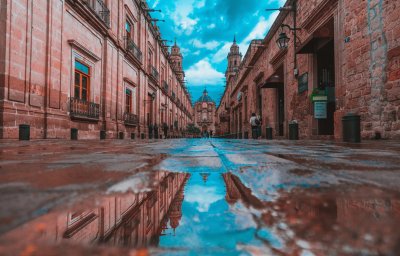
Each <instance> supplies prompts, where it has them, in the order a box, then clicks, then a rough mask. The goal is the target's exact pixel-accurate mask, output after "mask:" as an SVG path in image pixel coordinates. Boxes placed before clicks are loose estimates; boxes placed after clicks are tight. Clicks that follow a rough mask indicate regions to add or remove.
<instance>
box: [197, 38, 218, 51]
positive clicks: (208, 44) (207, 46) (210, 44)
mask: <svg viewBox="0 0 400 256" xmlns="http://www.w3.org/2000/svg"><path fill="white" fill-rule="evenodd" d="M190 43H191V44H192V45H193V46H194V47H196V48H205V49H207V50H213V49H215V48H216V47H218V46H219V45H220V43H219V42H217V41H210V42H206V43H203V42H201V41H200V40H198V39H192V40H190Z"/></svg>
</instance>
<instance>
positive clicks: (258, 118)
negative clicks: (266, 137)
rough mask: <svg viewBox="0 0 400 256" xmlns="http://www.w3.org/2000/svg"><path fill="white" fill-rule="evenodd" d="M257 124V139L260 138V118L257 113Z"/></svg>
mask: <svg viewBox="0 0 400 256" xmlns="http://www.w3.org/2000/svg"><path fill="white" fill-rule="evenodd" d="M257 120H258V125H257V139H261V126H262V119H261V116H260V115H257Z"/></svg>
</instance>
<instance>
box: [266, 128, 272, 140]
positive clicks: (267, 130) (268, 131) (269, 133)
mask: <svg viewBox="0 0 400 256" xmlns="http://www.w3.org/2000/svg"><path fill="white" fill-rule="evenodd" d="M266 135H267V136H266V137H267V140H272V139H273V138H272V127H267V128H266Z"/></svg>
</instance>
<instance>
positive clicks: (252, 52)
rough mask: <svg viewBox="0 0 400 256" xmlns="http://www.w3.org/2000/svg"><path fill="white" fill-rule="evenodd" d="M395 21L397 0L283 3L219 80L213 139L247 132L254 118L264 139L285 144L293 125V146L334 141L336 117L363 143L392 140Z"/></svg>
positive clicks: (398, 73) (399, 93)
mask: <svg viewBox="0 0 400 256" xmlns="http://www.w3.org/2000/svg"><path fill="white" fill-rule="evenodd" d="M293 7H296V8H293ZM294 10H295V11H294ZM399 13H400V0H393V1H384V0H376V1H375V0H374V1H372V0H367V1H361V2H360V1H346V0H288V1H287V2H286V4H285V7H284V8H283V9H282V10H281V11H280V14H279V16H278V18H277V19H276V21H275V22H274V24H273V25H272V27H271V29H270V31H269V32H268V34H267V35H266V37H265V38H264V39H262V40H254V41H253V42H252V43H251V45H250V47H249V49H248V50H247V53H246V55H245V57H244V59H243V60H242V61H241V63H240V65H239V68H238V69H237V70H235V72H234V73H232V74H229V76H227V87H226V88H227V89H226V91H225V94H224V96H223V99H222V101H221V104H220V106H219V107H218V109H217V115H216V116H217V124H218V130H219V133H220V134H225V133H229V134H235V135H236V136H237V134H242V136H243V135H244V134H245V133H246V132H250V127H249V126H248V119H249V115H250V114H251V113H253V112H255V113H257V114H259V115H260V116H261V117H262V120H263V128H262V133H263V136H264V137H265V133H266V129H265V128H266V127H272V128H273V134H274V137H277V138H279V137H280V138H287V137H288V126H289V122H290V121H293V120H296V121H297V122H298V124H299V132H300V138H308V139H334V138H335V139H341V138H342V117H343V116H344V115H345V114H347V113H355V114H357V115H360V116H361V131H362V137H363V138H375V137H378V138H379V137H382V138H400V65H399V61H400V20H399V19H398V15H399ZM282 25H284V26H282ZM289 27H290V28H291V29H293V28H295V27H296V28H298V30H291V29H289ZM294 32H296V33H294ZM285 36H286V37H287V38H289V42H288V47H278V44H277V41H278V39H285V38H286V37H285ZM294 41H295V42H296V44H294ZM230 65H231V64H230ZM228 69H229V68H228ZM316 102H317V103H316ZM238 137H240V136H238Z"/></svg>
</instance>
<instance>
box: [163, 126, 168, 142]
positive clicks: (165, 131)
mask: <svg viewBox="0 0 400 256" xmlns="http://www.w3.org/2000/svg"><path fill="white" fill-rule="evenodd" d="M163 131H164V139H166V138H167V136H168V125H167V123H164V124H163Z"/></svg>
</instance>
